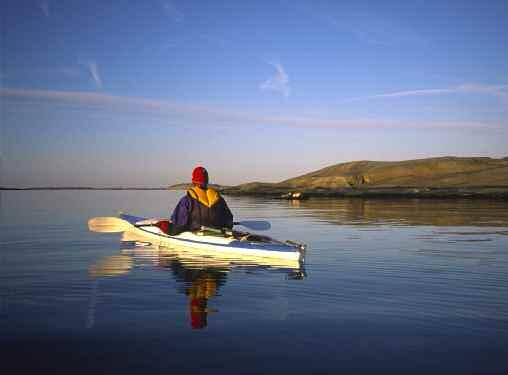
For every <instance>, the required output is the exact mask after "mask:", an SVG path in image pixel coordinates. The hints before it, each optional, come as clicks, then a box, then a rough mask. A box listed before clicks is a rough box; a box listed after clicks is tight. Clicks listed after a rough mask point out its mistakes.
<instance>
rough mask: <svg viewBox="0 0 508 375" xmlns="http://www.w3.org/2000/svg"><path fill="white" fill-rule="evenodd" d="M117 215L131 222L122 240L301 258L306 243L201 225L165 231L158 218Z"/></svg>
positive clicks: (273, 256)
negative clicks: (176, 231)
mask: <svg viewBox="0 0 508 375" xmlns="http://www.w3.org/2000/svg"><path fill="white" fill-rule="evenodd" d="M119 217H120V218H121V219H123V220H125V221H127V222H129V223H130V224H131V225H132V228H129V229H128V230H126V231H125V233H124V237H123V239H122V240H123V241H129V240H130V241H133V240H136V241H137V240H138V238H139V240H140V241H141V242H143V241H146V242H149V243H150V244H152V245H159V246H162V247H165V246H169V247H172V246H185V247H187V248H194V249H198V250H206V251H216V252H221V253H235V254H238V255H241V256H243V255H253V256H257V257H269V258H286V259H293V260H298V261H302V262H303V261H304V255H305V249H306V246H305V245H302V244H299V243H297V242H294V241H287V242H282V241H278V240H276V239H273V238H271V237H268V236H263V235H257V234H252V233H245V232H236V231H221V230H217V229H213V228H204V229H203V230H201V231H198V232H183V233H180V234H178V235H169V234H166V233H164V232H162V231H161V230H160V228H159V227H158V226H156V225H155V224H156V222H157V220H158V219H146V218H143V217H138V216H132V215H127V214H123V213H122V214H120V215H119Z"/></svg>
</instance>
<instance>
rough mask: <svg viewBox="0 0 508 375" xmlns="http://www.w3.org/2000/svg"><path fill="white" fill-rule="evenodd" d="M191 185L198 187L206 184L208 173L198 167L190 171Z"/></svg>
mask: <svg viewBox="0 0 508 375" xmlns="http://www.w3.org/2000/svg"><path fill="white" fill-rule="evenodd" d="M192 183H193V184H198V185H206V184H208V172H207V171H206V169H205V168H203V167H201V166H199V167H196V168H194V170H193V171H192Z"/></svg>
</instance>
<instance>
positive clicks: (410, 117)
mask: <svg viewBox="0 0 508 375" xmlns="http://www.w3.org/2000/svg"><path fill="white" fill-rule="evenodd" d="M1 13H2V14H1V16H0V17H1V38H2V39H1V44H0V51H1V55H0V58H1V70H0V104H1V133H0V135H1V156H2V165H1V168H2V172H1V181H0V185H3V186H40V185H57V186H62V185H67V186H68V185H94V186H112V185H115V186H117V185H131V186H163V185H166V184H169V183H176V182H180V181H187V180H188V179H189V175H190V172H191V171H192V168H193V167H194V166H195V165H197V164H202V165H204V166H205V167H207V168H208V169H209V172H210V175H211V178H212V181H213V182H217V183H223V184H235V183H241V182H248V181H254V180H258V181H280V180H283V179H285V178H288V177H293V176H295V175H298V174H301V173H305V172H308V171H311V170H314V169H318V168H321V167H325V166H327V165H330V164H334V163H339V162H345V161H352V160H366V159H368V160H402V159H413V158H423V157H430V156H444V155H458V156H491V157H505V156H508V146H507V145H508V120H507V119H508V116H507V115H508V48H506V46H508V4H507V3H506V1H484V2H480V1H478V2H469V1H467V2H466V1H461V2H459V1H456V2H453V1H446V2H443V1H382V2H381V1H379V2H377V1H376V2H374V1H371V2H362V1H351V2H346V1H286V0H280V1H266V2H264V1H258V2H241V1H213V2H210V1H166V0H160V1H159V0H153V1H151V0H148V1H145V2H133V1H114V2H113V1H111V2H109V1H86V2H85V1H64V2H63V1H51V0H40V1H37V0H34V1H4V2H3V3H2V12H1Z"/></svg>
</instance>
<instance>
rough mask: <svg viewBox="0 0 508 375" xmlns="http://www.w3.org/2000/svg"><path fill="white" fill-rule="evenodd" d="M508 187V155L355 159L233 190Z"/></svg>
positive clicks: (269, 192)
mask: <svg viewBox="0 0 508 375" xmlns="http://www.w3.org/2000/svg"><path fill="white" fill-rule="evenodd" d="M489 187H495V188H503V189H504V188H508V158H504V159H492V158H484V157H476V158H460V157H440V158H429V159H418V160H406V161H394V162H386V161H354V162H349V163H341V164H336V165H332V166H329V167H326V168H323V169H320V170H317V171H314V172H311V173H307V174H304V175H302V176H298V177H294V178H291V179H288V180H285V181H281V182H279V183H274V184H270V183H250V184H243V185H239V186H236V187H234V188H231V189H226V192H228V191H229V192H231V193H239V194H241V193H246V194H248V193H267V194H277V193H279V192H284V191H288V190H298V191H303V192H316V191H328V192H334V191H348V190H365V191H368V190H380V189H462V188H469V189H479V188H489Z"/></svg>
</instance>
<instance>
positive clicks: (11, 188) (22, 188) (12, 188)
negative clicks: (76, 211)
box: [0, 186, 168, 190]
mask: <svg viewBox="0 0 508 375" xmlns="http://www.w3.org/2000/svg"><path fill="white" fill-rule="evenodd" d="M167 189H168V188H167V187H90V186H36V187H21V188H20V187H18V188H15V187H5V186H0V190H167Z"/></svg>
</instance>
